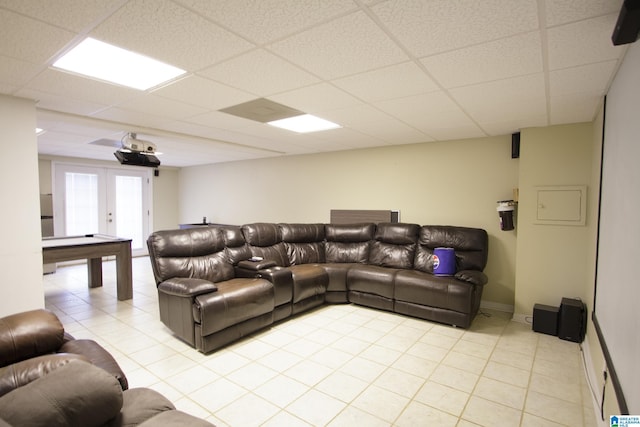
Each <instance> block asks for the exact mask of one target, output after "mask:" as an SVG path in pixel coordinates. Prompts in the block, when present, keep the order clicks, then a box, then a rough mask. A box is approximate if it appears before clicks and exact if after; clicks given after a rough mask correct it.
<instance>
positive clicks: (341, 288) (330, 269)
mask: <svg viewBox="0 0 640 427" xmlns="http://www.w3.org/2000/svg"><path fill="white" fill-rule="evenodd" d="M362 266H363V264H360V263H356V262H332V263H326V264H322V268H324V270H325V271H326V272H327V274H328V275H329V284H328V286H327V292H346V291H347V290H348V289H347V273H348V272H349V270H350V269H351V268H353V267H356V268H360V267H362Z"/></svg>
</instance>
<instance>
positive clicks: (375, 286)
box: [347, 265, 400, 299]
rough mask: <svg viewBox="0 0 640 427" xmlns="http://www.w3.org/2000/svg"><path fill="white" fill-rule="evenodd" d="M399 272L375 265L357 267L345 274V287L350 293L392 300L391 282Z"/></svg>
mask: <svg viewBox="0 0 640 427" xmlns="http://www.w3.org/2000/svg"><path fill="white" fill-rule="evenodd" d="M398 271H400V270H399V269H396V268H389V267H379V266H377V265H359V266H357V267H354V268H351V269H349V271H348V272H347V287H348V288H349V290H350V291H357V292H363V293H368V294H375V295H378V296H381V297H385V298H388V299H392V298H393V287H394V285H393V281H394V277H395V275H396V274H397V273H398Z"/></svg>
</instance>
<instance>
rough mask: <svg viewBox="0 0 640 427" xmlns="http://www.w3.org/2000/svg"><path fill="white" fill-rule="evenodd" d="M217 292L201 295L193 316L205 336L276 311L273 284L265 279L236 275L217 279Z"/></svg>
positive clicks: (197, 298)
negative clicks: (235, 276)
mask: <svg viewBox="0 0 640 427" xmlns="http://www.w3.org/2000/svg"><path fill="white" fill-rule="evenodd" d="M216 285H217V287H218V291H217V292H212V293H209V294H204V295H198V296H197V297H196V298H195V301H194V309H193V316H194V320H195V322H196V323H199V324H200V326H201V331H202V335H203V336H207V335H209V334H212V333H214V332H218V331H221V330H223V329H225V328H227V327H229V326H232V325H235V324H238V323H240V322H243V321H245V320H248V319H251V318H254V317H257V316H260V315H262V314H265V313H269V312H271V311H273V307H274V290H273V284H272V283H271V282H269V281H268V280H265V279H257V278H237V279H231V280H226V281H224V282H219V283H216Z"/></svg>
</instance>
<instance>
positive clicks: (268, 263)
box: [238, 259, 276, 271]
mask: <svg viewBox="0 0 640 427" xmlns="http://www.w3.org/2000/svg"><path fill="white" fill-rule="evenodd" d="M275 266H276V262H275V261H273V260H270V259H261V260H259V261H252V260H251V259H245V260H243V261H240V262H239V263H238V268H241V269H244V270H250V271H258V270H264V269H265V268H270V267H275Z"/></svg>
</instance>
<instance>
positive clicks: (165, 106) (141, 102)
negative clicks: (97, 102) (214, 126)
mask: <svg viewBox="0 0 640 427" xmlns="http://www.w3.org/2000/svg"><path fill="white" fill-rule="evenodd" d="M117 107H118V108H123V109H125V110H129V111H139V112H141V113H146V114H152V115H155V116H160V117H167V118H176V119H178V120H181V119H183V118H186V117H192V116H196V115H198V114H202V113H205V112H206V111H207V109H206V108H202V107H197V106H194V105H193V104H186V103H184V102H180V101H175V100H172V99H167V98H162V97H160V96H157V95H155V94H144V95H140V96H137V97H135V98H131V99H130V100H128V101H125V102H121V103H119V104H118V106H117Z"/></svg>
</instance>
